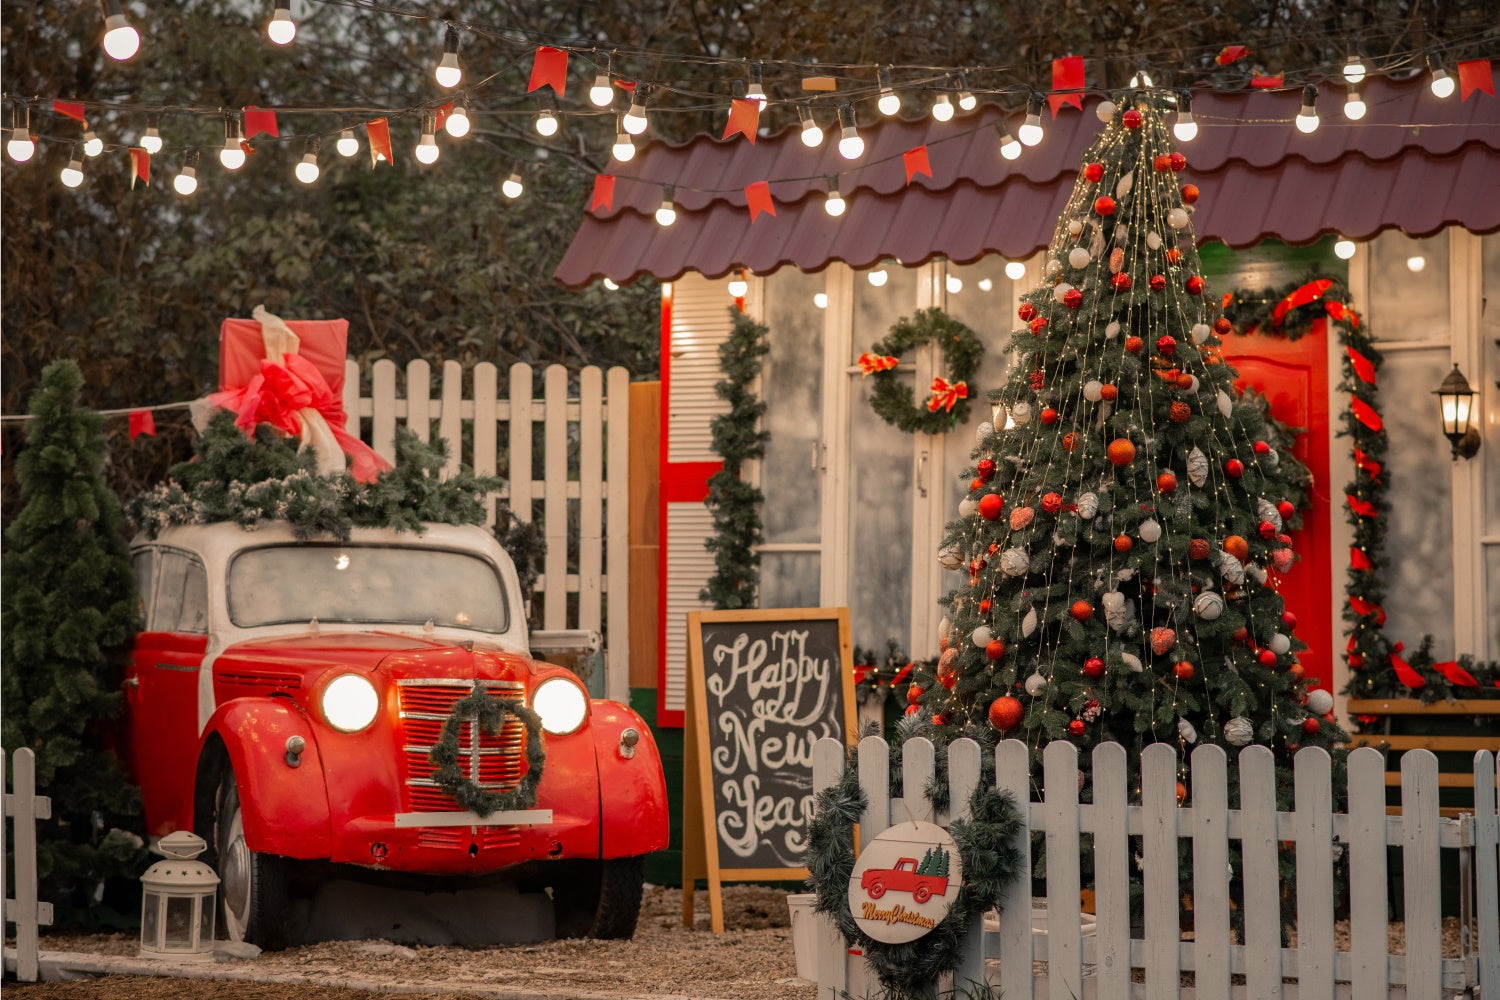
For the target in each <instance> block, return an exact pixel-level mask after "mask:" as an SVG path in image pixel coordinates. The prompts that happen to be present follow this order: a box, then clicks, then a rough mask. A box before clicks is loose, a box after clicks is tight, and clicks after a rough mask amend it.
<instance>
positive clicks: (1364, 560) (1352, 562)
mask: <svg viewBox="0 0 1500 1000" xmlns="http://www.w3.org/2000/svg"><path fill="white" fill-rule="evenodd" d="M1349 568H1350V569H1357V570H1371V569H1374V568H1375V564H1374V563H1372V562H1370V557H1369V556H1367V555H1365V554H1364V553H1363V552H1361V551H1360V550H1359V549H1358V548H1357V547H1355V546H1353V545H1351V546H1349Z"/></svg>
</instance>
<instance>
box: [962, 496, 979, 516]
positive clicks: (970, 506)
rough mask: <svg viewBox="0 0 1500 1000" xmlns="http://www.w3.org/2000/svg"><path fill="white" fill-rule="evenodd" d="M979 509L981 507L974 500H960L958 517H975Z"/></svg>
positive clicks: (965, 498) (966, 498)
mask: <svg viewBox="0 0 1500 1000" xmlns="http://www.w3.org/2000/svg"><path fill="white" fill-rule="evenodd" d="M978 509H979V505H978V504H976V503H975V502H974V501H973V500H970V499H969V498H968V497H964V498H963V499H962V500H960V501H959V502H958V516H959V517H962V518H970V517H973V516H974V512H975V511H977V510H978Z"/></svg>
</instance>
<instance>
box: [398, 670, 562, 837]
mask: <svg viewBox="0 0 1500 1000" xmlns="http://www.w3.org/2000/svg"><path fill="white" fill-rule="evenodd" d="M507 716H512V717H514V718H517V719H520V720H521V722H522V724H524V725H525V726H526V774H525V776H523V777H522V778H521V782H520V784H518V785H517V786H516V787H515V788H514V789H512V790H511V791H508V792H491V791H488V790H487V789H485V788H484V787H483V786H482V785H480V784H479V782H477V781H475V780H474V779H473V778H470V777H469V776H468V775H467V774H465V773H464V772H463V768H461V767H459V764H458V731H459V728H460V727H461V726H462V725H463V724H464V723H465V722H467V721H469V720H470V719H472V720H473V723H474V725H476V726H480V727H482V729H483V731H484V732H488V733H494V734H495V735H496V736H498V735H500V729H501V727H503V726H504V725H505V719H506V717H507ZM427 759H428V760H430V761H432V763H433V764H434V765H435V767H436V770H435V771H434V772H433V774H432V777H433V780H435V781H436V782H437V783H438V787H439V788H441V789H442V790H443V791H444V792H446V793H447V794H448V795H451V796H453V798H454V799H455V800H456V801H457V802H458V804H459V805H461V806H463V807H464V808H465V809H467V810H469V811H470V812H473V813H478V814H479V815H480V816H488V815H489V814H490V813H493V812H502V811H505V810H510V809H530V808H531V807H532V806H534V805H536V788H537V785H538V784H540V783H541V780H542V767H543V765H544V764H545V763H546V760H547V752H546V750H544V749H543V747H542V717H541V716H540V715H537V714H536V713H535V712H533V711H532V710H531V709H529V708H527V707H526V706H525V705H513V704H511V703H510V702H508V701H506V700H505V699H503V698H494V697H491V696H490V693H489V692H488V691H486V690H485V689H484V688H483V687H481V686H479V685H478V684H476V685H474V690H473V691H471V692H470V693H469V694H467V695H465V696H464V697H463V698H460V699H459V700H458V702H457V703H455V704H454V706H453V710H452V711H451V712H449V713H448V719H447V721H446V722H444V723H443V735H442V736H441V738H439V739H438V742H437V746H435V747H433V748H432V751H431V752H430V753H428V755H427Z"/></svg>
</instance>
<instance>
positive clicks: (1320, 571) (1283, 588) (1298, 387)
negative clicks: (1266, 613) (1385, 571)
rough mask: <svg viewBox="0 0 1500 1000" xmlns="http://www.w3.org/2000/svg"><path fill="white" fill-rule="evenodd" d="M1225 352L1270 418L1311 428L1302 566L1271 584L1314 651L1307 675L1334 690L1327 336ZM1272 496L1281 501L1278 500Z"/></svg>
mask: <svg viewBox="0 0 1500 1000" xmlns="http://www.w3.org/2000/svg"><path fill="white" fill-rule="evenodd" d="M1223 353H1224V359H1225V360H1226V361H1228V362H1229V363H1230V364H1232V365H1234V367H1235V369H1236V370H1238V371H1239V373H1240V377H1239V378H1238V379H1237V380H1236V381H1235V385H1236V386H1237V387H1240V388H1244V387H1246V386H1251V387H1254V388H1255V389H1256V391H1258V392H1260V393H1261V394H1262V395H1264V396H1265V397H1266V399H1267V400H1269V401H1270V404H1271V416H1273V417H1275V418H1276V419H1277V420H1279V421H1281V422H1282V423H1283V424H1285V425H1287V426H1288V427H1300V428H1303V429H1304V431H1303V433H1301V434H1299V435H1298V436H1297V443H1296V445H1295V446H1294V447H1293V448H1292V453H1293V454H1294V455H1296V456H1297V458H1299V459H1300V460H1301V461H1302V462H1303V463H1304V464H1305V465H1306V466H1307V467H1308V469H1309V470H1310V471H1311V472H1312V486H1311V489H1310V490H1309V497H1308V501H1309V505H1310V507H1309V509H1307V510H1304V511H1303V512H1302V527H1301V529H1300V530H1298V531H1294V532H1292V549H1293V550H1294V551H1295V552H1296V553H1297V555H1298V560H1297V562H1296V563H1295V564H1294V565H1293V566H1292V568H1291V570H1290V571H1289V572H1288V573H1286V574H1285V575H1284V576H1283V575H1281V574H1278V573H1276V572H1275V570H1274V569H1273V570H1271V584H1272V585H1273V586H1274V587H1275V588H1276V590H1277V592H1278V593H1280V594H1281V597H1282V600H1284V601H1285V602H1286V607H1287V610H1288V611H1291V612H1292V613H1293V614H1295V615H1296V616H1297V633H1296V634H1297V637H1298V638H1300V639H1301V640H1302V641H1303V642H1305V643H1307V646H1308V648H1307V650H1306V651H1304V652H1302V653H1299V654H1298V658H1299V659H1300V660H1301V661H1302V664H1303V666H1304V668H1305V669H1306V671H1307V676H1308V677H1309V678H1313V677H1316V678H1320V679H1321V680H1322V682H1323V686H1324V687H1329V686H1331V685H1332V684H1333V627H1334V622H1333V607H1332V596H1331V591H1332V580H1331V574H1332V565H1331V561H1330V558H1329V552H1328V543H1329V532H1330V530H1331V527H1330V522H1329V518H1330V517H1331V516H1332V515H1331V512H1332V503H1331V498H1332V495H1333V492H1334V491H1333V489H1332V486H1331V484H1330V483H1329V482H1328V433H1329V425H1328V334H1327V332H1326V331H1322V332H1318V333H1309V334H1307V335H1306V336H1304V337H1301V338H1300V339H1298V340H1296V341H1291V340H1288V339H1287V338H1285V337H1272V336H1264V335H1256V334H1252V335H1250V336H1248V337H1246V336H1240V335H1238V334H1231V335H1230V336H1229V338H1228V339H1227V340H1226V341H1225V342H1224V350H1223ZM1267 499H1270V500H1271V501H1272V502H1273V503H1274V502H1276V498H1275V497H1269V498H1267Z"/></svg>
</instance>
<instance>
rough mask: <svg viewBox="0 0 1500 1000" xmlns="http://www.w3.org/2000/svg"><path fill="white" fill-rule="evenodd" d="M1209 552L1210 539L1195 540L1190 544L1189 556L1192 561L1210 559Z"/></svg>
mask: <svg viewBox="0 0 1500 1000" xmlns="http://www.w3.org/2000/svg"><path fill="white" fill-rule="evenodd" d="M1208 552H1209V549H1208V539H1206V538H1194V539H1193V540H1192V541H1190V542H1188V556H1189V558H1192V559H1207V558H1208Z"/></svg>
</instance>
